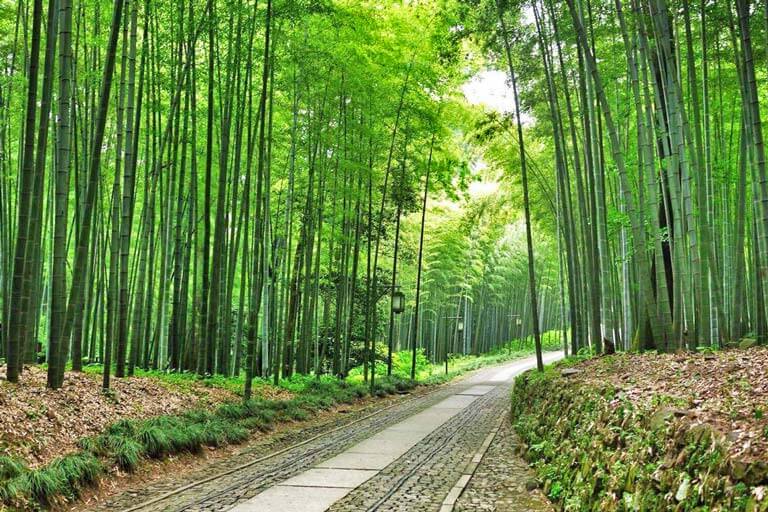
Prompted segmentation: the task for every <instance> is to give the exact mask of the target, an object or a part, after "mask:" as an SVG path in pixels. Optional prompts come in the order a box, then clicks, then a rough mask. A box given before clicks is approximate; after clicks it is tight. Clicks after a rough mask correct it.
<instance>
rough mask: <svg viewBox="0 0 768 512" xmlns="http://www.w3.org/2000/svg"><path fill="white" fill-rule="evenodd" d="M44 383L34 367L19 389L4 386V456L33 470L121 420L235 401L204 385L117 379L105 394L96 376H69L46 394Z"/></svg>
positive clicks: (0, 427)
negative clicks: (83, 439) (80, 440)
mask: <svg viewBox="0 0 768 512" xmlns="http://www.w3.org/2000/svg"><path fill="white" fill-rule="evenodd" d="M0 373H3V374H4V373H5V369H4V367H0ZM45 380H46V373H45V371H44V370H43V369H41V368H38V367H34V366H30V367H25V368H24V373H23V375H22V379H21V382H20V384H18V385H14V384H10V383H8V382H7V381H5V380H0V405H1V406H2V409H3V414H2V415H0V454H3V455H6V454H7V455H15V456H18V457H22V458H23V459H25V460H26V461H27V463H28V464H29V465H30V466H31V467H37V466H40V465H43V464H45V463H47V462H49V461H51V460H52V459H54V458H56V457H58V456H61V455H64V454H66V453H69V452H72V451H74V450H75V449H76V443H77V441H78V440H79V439H80V438H82V437H87V436H91V435H95V434H98V433H100V432H101V431H102V430H104V428H105V427H106V426H108V425H110V424H111V423H114V422H116V421H118V420H120V419H124V418H127V419H134V418H147V417H151V416H158V415H162V414H173V413H179V412H182V411H185V410H188V409H192V408H212V407H213V406H215V405H218V404H221V403H222V402H226V401H231V400H235V399H237V397H236V395H234V394H233V393H231V392H230V391H227V390H224V389H221V388H217V387H209V386H205V385H204V384H203V383H194V384H192V385H189V386H185V387H184V388H179V387H173V386H169V385H168V384H167V383H164V382H161V381H159V380H157V379H153V378H150V377H129V378H124V379H113V380H112V389H111V390H110V391H109V392H107V393H104V392H103V391H102V389H101V383H100V379H99V377H98V376H95V375H89V374H85V373H76V372H67V374H66V375H65V377H64V385H63V386H62V388H61V389H58V390H50V389H47V388H46V387H45Z"/></svg>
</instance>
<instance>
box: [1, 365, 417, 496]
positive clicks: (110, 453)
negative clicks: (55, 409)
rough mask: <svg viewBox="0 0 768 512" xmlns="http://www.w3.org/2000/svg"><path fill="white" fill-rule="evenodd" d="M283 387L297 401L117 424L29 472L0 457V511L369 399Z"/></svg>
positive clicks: (384, 381) (361, 390) (390, 383)
mask: <svg viewBox="0 0 768 512" xmlns="http://www.w3.org/2000/svg"><path fill="white" fill-rule="evenodd" d="M414 386H415V383H413V382H411V381H409V380H404V379H401V378H399V377H391V378H386V377H384V378H380V379H379V381H378V383H377V386H376V389H375V390H374V394H375V395H377V396H382V395H387V394H393V393H397V392H399V391H407V390H410V389H412V388H413V387H414ZM286 388H287V389H289V390H291V391H293V392H294V393H296V396H295V397H294V398H292V399H290V400H266V399H253V400H248V401H243V402H239V403H225V404H222V405H221V406H219V407H218V408H217V409H215V410H213V411H207V410H201V409H199V410H192V411H188V412H185V413H183V414H178V415H167V416H158V417H154V418H149V419H144V420H126V419H124V420H120V421H117V422H115V423H113V424H112V425H110V426H109V427H107V429H105V430H104V432H102V433H101V434H99V435H97V436H93V437H87V438H83V439H81V440H80V441H79V443H78V445H79V447H80V451H79V452H76V453H73V454H70V455H66V456H64V457H61V458H59V459H56V460H54V461H53V462H51V463H50V464H48V465H46V466H44V467H41V468H36V469H30V468H28V467H27V466H26V465H25V464H24V462H23V461H21V460H19V459H16V458H13V457H7V456H6V457H0V509H3V505H5V506H6V507H9V508H10V509H12V510H43V509H46V508H48V507H49V506H50V505H52V504H54V503H58V502H62V501H68V500H72V499H74V498H76V497H77V496H78V495H79V494H80V492H81V491H82V489H84V488H86V487H88V486H89V485H93V484H95V483H96V482H97V481H98V479H99V477H100V476H103V475H104V474H105V473H107V472H108V471H110V469H111V468H114V469H116V470H119V471H123V472H132V471H134V470H136V468H137V467H138V466H139V465H140V464H141V463H142V461H144V460H147V459H162V458H164V457H168V456H170V455H177V454H181V453H198V452H200V451H201V450H202V449H203V448H204V447H219V446H225V445H229V444H238V443H242V442H244V441H245V440H247V439H248V438H249V437H250V436H251V434H252V433H253V432H258V431H261V432H264V431H268V430H271V429H272V428H273V426H274V425H275V424H276V423H280V422H288V421H303V420H306V419H308V418H310V417H312V416H313V415H314V414H316V413H318V412H320V411H323V410H328V409H330V408H332V407H334V406H337V405H340V404H351V403H353V402H355V401H357V400H359V399H361V398H363V397H365V396H366V395H367V394H368V387H367V386H366V385H363V384H358V383H350V382H346V381H340V380H337V379H334V378H332V377H320V378H309V377H295V378H292V379H288V380H287V381H286Z"/></svg>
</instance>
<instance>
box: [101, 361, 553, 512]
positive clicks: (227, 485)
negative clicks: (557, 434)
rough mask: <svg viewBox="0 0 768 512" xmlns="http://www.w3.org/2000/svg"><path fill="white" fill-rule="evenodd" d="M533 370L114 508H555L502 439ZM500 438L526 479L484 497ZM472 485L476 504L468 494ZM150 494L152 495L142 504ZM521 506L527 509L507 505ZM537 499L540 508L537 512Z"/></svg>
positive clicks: (351, 511) (512, 367) (399, 409)
mask: <svg viewBox="0 0 768 512" xmlns="http://www.w3.org/2000/svg"><path fill="white" fill-rule="evenodd" d="M559 357H561V355H560V354H547V355H546V357H545V361H547V362H550V361H554V360H556V359H557V358H559ZM534 365H535V360H534V358H526V359H522V360H518V361H514V362H510V363H507V364H504V365H501V366H497V367H492V368H486V369H482V370H478V371H477V372H475V373H473V374H472V375H471V376H469V377H468V378H465V379H462V380H460V381H458V382H456V383H454V384H451V385H449V386H445V387H443V388H441V389H439V390H437V391H436V392H434V393H430V394H428V395H426V396H423V397H419V398H416V399H414V400H410V401H407V402H405V403H402V404H398V405H396V406H395V407H392V408H390V409H388V410H386V411H385V412H383V413H381V414H377V415H372V416H371V417H368V418H363V419H361V420H360V421H358V422H356V423H355V424H352V425H349V427H348V428H341V429H338V430H335V431H332V432H329V433H328V434H327V435H323V436H320V437H318V438H317V439H315V440H313V441H312V442H309V443H305V444H303V445H301V446H297V447H296V448H295V449H293V448H292V449H289V450H287V451H282V452H280V453H279V454H276V455H275V456H274V457H270V458H269V459H267V460H260V461H259V462H258V463H256V464H252V465H249V466H247V467H243V468H242V469H238V470H237V471H234V472H231V473H229V474H226V475H224V476H222V477H221V478H213V479H209V481H207V482H204V483H201V484H199V485H196V484H194V483H193V484H191V485H186V486H185V487H184V488H183V489H182V490H181V491H180V492H177V493H173V494H172V495H167V496H160V497H159V498H155V499H153V500H152V502H151V503H147V504H146V506H142V505H138V506H136V501H139V500H136V498H135V497H134V500H135V501H134V502H133V503H130V506H126V505H127V504H128V503H126V501H125V500H120V501H122V503H120V504H119V505H118V503H116V502H112V503H111V505H110V510H131V511H132V512H133V511H142V512H156V511H174V512H177V511H199V512H203V511H205V512H209V511H210V512H213V511H232V512H270V511H276V512H315V511H317V512H323V511H326V510H329V511H331V512H360V511H402V512H418V511H424V512H427V511H434V512H437V511H442V512H447V511H450V510H454V509H456V510H496V511H505V510H508V511H510V512H514V511H517V510H542V511H543V510H548V509H547V508H546V501H545V500H541V499H540V498H538V501H537V497H536V496H535V493H534V494H532V493H529V492H528V491H526V490H525V482H526V480H528V479H530V475H529V474H527V473H526V471H527V468H526V467H525V465H524V464H523V463H521V462H520V461H519V460H518V459H515V457H514V454H513V453H509V447H508V446H506V445H507V444H508V443H509V437H508V436H507V434H504V435H503V436H498V435H497V432H498V431H499V428H500V427H502V420H503V419H504V418H505V416H506V414H505V413H506V412H507V411H508V406H509V403H508V402H509V389H510V386H511V384H512V381H513V379H514V377H515V376H516V375H518V374H519V373H521V372H523V371H525V370H526V369H528V368H531V367H533V366H534ZM509 435H510V436H511V435H512V434H511V433H509ZM499 442H503V443H504V446H503V447H502V451H504V450H506V451H504V453H503V458H511V459H510V460H509V465H510V466H512V465H514V464H517V465H518V466H519V467H518V469H517V470H516V472H515V474H517V475H519V478H517V480H520V482H517V485H511V487H510V488H511V489H512V495H511V496H509V495H505V496H503V497H501V496H500V495H499V494H498V492H483V491H482V489H483V488H484V487H488V486H489V485H490V486H491V487H493V488H494V489H495V488H496V487H498V485H500V484H502V483H503V482H498V481H497V482H496V483H493V482H494V481H495V480H494V478H496V477H497V476H498V474H499V473H503V472H504V471H502V470H500V469H499V468H495V469H494V468H488V464H489V462H490V461H489V460H485V458H484V457H483V455H484V454H485V453H486V451H487V450H488V451H493V450H497V448H495V447H496V446H497V445H498V444H499ZM262 455H263V453H262ZM498 455H501V454H498ZM497 462H498V461H497ZM502 463H503V461H502ZM241 464H242V462H241ZM473 474H474V475H475V476H474V477H473ZM508 476H509V475H508ZM504 485H506V484H504ZM465 489H466V492H467V494H468V495H470V496H471V498H472V499H471V500H470V501H467V499H466V498H465V497H464V496H462V494H463V493H464V492H465ZM478 489H480V492H478ZM515 494H520V496H519V498H520V500H516V498H515ZM460 496H462V497H461V498H459V497H460ZM483 496H486V497H485V498H483ZM148 497H149V496H146V495H145V499H146V498H148ZM457 500H458V501H457ZM462 500H463V501H462ZM516 501H519V503H520V504H522V503H526V504H527V505H525V508H519V507H518V508H514V507H512V506H507V505H505V503H506V504H509V503H514V502H516ZM535 503H539V505H536V506H535V507H534V504H535Z"/></svg>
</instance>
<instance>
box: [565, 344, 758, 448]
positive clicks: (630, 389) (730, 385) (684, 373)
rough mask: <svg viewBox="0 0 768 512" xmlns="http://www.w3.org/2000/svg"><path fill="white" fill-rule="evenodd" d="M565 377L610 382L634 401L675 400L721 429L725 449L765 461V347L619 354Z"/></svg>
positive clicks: (590, 362) (700, 420)
mask: <svg viewBox="0 0 768 512" xmlns="http://www.w3.org/2000/svg"><path fill="white" fill-rule="evenodd" d="M578 368H579V369H581V370H583V371H582V372H580V373H576V374H573V375H570V376H569V380H572V381H579V382H585V383H590V382H593V383H601V384H610V385H612V386H614V387H615V388H616V390H617V392H618V393H619V394H621V396H622V397H623V398H624V399H627V400H630V401H632V402H635V403H638V404H640V403H642V402H648V401H651V400H653V399H654V397H658V396H665V397H672V398H674V399H676V401H677V402H679V404H680V405H681V406H683V407H685V408H686V409H687V410H686V414H687V416H689V417H690V418H691V419H692V421H693V422H695V423H697V424H698V423H700V424H708V425H711V426H712V427H713V428H714V429H715V430H717V431H718V432H720V433H721V434H723V436H724V437H725V439H726V441H727V443H726V444H727V447H728V454H729V455H730V456H731V457H732V458H735V459H738V460H741V461H744V462H745V463H751V462H754V461H758V460H762V461H768V414H766V412H768V347H753V348H751V349H748V350H729V351H725V352H715V353H705V354H689V353H675V354H619V355H614V356H608V357H602V358H594V359H590V360H587V361H584V362H582V363H580V364H579V365H578Z"/></svg>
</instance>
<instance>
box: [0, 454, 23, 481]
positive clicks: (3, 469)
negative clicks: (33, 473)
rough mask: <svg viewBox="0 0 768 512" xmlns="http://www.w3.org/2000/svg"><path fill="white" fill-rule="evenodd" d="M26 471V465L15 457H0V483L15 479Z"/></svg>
mask: <svg viewBox="0 0 768 512" xmlns="http://www.w3.org/2000/svg"><path fill="white" fill-rule="evenodd" d="M26 470H27V466H26V464H24V462H23V461H21V460H19V459H17V458H16V457H9V456H8V455H2V456H0V481H2V480H9V479H11V478H15V477H17V476H19V475H20V474H22V473H23V472H24V471H26Z"/></svg>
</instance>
